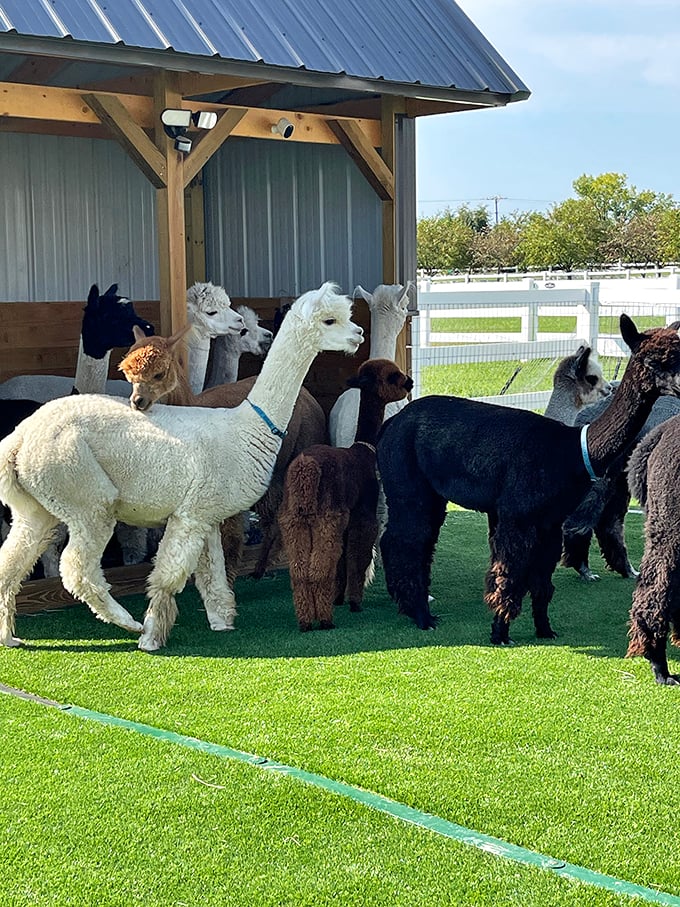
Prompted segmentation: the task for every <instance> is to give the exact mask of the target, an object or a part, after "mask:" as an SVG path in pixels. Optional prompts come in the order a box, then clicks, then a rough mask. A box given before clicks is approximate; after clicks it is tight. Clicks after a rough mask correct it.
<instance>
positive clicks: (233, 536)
mask: <svg viewBox="0 0 680 907" xmlns="http://www.w3.org/2000/svg"><path fill="white" fill-rule="evenodd" d="M220 537H221V540H222V552H223V554H222V559H223V560H224V564H225V567H226V571H227V580H228V582H229V587H230V588H232V589H233V587H234V582H235V580H236V577H237V575H238V568H239V564H240V563H241V557H242V556H243V514H241V513H237V514H235V515H234V516H231V517H229V519H226V520H224V522H223V523H221V524H220ZM223 629H224V628H223Z"/></svg>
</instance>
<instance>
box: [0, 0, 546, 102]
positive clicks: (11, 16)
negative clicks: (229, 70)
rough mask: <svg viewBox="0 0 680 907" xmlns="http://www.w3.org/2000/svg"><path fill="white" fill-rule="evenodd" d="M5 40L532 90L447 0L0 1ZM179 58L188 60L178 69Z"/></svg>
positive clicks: (517, 92) (512, 93)
mask: <svg viewBox="0 0 680 907" xmlns="http://www.w3.org/2000/svg"><path fill="white" fill-rule="evenodd" d="M24 38H25V39H27V40H26V42H24V41H23V39H24ZM10 39H14V40H13V41H12V45H11V49H12V50H13V51H14V52H17V51H19V52H20V48H21V46H22V44H23V43H26V46H27V47H29V45H31V48H32V52H35V50H36V44H35V41H36V39H37V40H38V41H41V40H42V39H45V40H46V41H47V42H49V44H52V45H53V44H54V40H53V39H60V40H59V41H58V45H59V47H58V48H56V49H53V50H52V53H53V55H59V56H63V57H67V58H68V57H74V56H79V57H80V58H83V45H88V46H89V48H91V49H92V52H93V53H92V56H91V57H90V59H95V60H96V59H98V57H97V49H98V48H99V49H100V50H101V49H109V50H113V49H115V51H116V52H115V54H111V53H108V54H107V55H106V60H108V61H109V62H111V61H112V60H118V59H119V60H120V62H121V63H124V62H125V60H126V57H129V55H130V54H131V53H132V52H133V51H134V52H137V53H139V52H140V51H150V52H155V53H157V52H164V53H165V54H172V55H173V68H180V65H181V68H184V64H186V68H187V69H188V68H190V66H189V64H190V62H191V60H193V61H194V62H193V64H192V66H194V67H195V65H196V60H197V59H198V60H199V61H200V60H201V59H202V60H205V61H207V60H208V59H210V60H211V61H212V63H215V62H216V61H223V62H225V63H233V64H240V65H242V64H246V65H247V64H253V65H255V66H257V67H261V66H262V65H263V64H264V65H265V66H267V67H268V68H274V69H281V70H284V71H289V72H290V73H291V75H290V79H291V81H294V80H295V78H296V77H295V72H296V71H297V73H298V74H299V75H302V74H303V73H308V74H309V73H318V74H320V75H326V76H331V75H332V76H335V77H338V76H344V77H349V79H350V80H353V79H356V80H361V82H364V83H370V84H372V83H376V82H379V83H381V86H382V89H381V88H378V90H386V89H387V87H388V85H392V84H397V85H400V86H411V90H410V91H408V92H407V93H408V94H409V95H411V96H417V97H420V96H434V97H437V98H442V97H446V96H447V95H448V93H449V92H451V97H453V96H454V94H455V93H460V92H465V93H467V92H472V93H479V92H486V93H492V94H497V95H500V96H503V98H504V100H505V101H510V100H520V99H523V98H526V97H528V94H529V91H528V89H527V87H526V85H525V84H524V83H523V82H522V81H521V79H520V78H519V77H518V76H517V75H516V74H515V73H514V72H513V71H512V69H511V68H510V67H509V66H508V64H507V63H506V62H505V61H504V60H503V59H502V57H501V56H500V55H499V54H498V53H497V51H496V50H495V49H494V48H493V47H492V46H491V44H490V43H489V42H488V41H487V40H486V38H485V37H484V36H483V35H482V34H481V32H480V31H479V29H477V27H476V26H475V25H474V24H473V23H472V22H471V21H470V19H469V18H468V17H467V16H466V15H465V13H464V12H463V11H462V10H461V9H460V7H459V6H457V5H456V4H455V3H454V2H452V0H370V2H367V0H0V51H2V50H3V48H7V47H8V46H9V45H8V44H7V42H8V41H10ZM29 39H33V43H32V44H31V42H30V41H29ZM176 55H187V59H186V60H185V61H182V60H180V61H179V63H180V65H178V62H177V61H178V59H179V58H177V57H176ZM156 65H158V64H156ZM291 71H292V72H291ZM414 86H415V88H414ZM428 87H429V88H432V89H435V90H436V94H435V95H428V93H427V88H428ZM423 89H424V90H423Z"/></svg>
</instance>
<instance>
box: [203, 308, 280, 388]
mask: <svg viewBox="0 0 680 907" xmlns="http://www.w3.org/2000/svg"><path fill="white" fill-rule="evenodd" d="M236 311H237V312H238V314H239V315H240V316H241V318H243V323H244V325H245V332H242V333H241V334H222V335H221V336H220V337H215V340H214V341H213V344H212V351H211V357H210V366H209V370H208V377H207V378H206V381H205V388H206V390H207V389H208V388H210V387H215V386H216V385H218V384H233V383H234V381H237V380H238V366H239V360H240V358H241V356H242V355H243V354H244V353H250V354H251V355H253V356H257V357H258V358H260V359H262V358H264V357H265V356H266V355H267V351H268V350H269V347H270V346H271V345H272V340H273V339H274V335H273V334H272V332H271V331H268V330H267V328H263V327H261V325H260V323H259V322H260V320H259V318H258V316H257V312H255V311H254V310H253V309H251V308H248V306H246V305H240V306H238V308H237V309H236Z"/></svg>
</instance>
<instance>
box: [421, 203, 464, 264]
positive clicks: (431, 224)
mask: <svg viewBox="0 0 680 907" xmlns="http://www.w3.org/2000/svg"><path fill="white" fill-rule="evenodd" d="M474 233H475V231H474V229H473V228H472V227H471V226H470V225H469V223H467V222H466V220H465V218H464V217H461V216H459V214H458V213H455V212H453V211H451V210H449V209H447V210H446V211H443V212H440V213H439V214H435V215H434V216H432V217H423V218H421V219H420V220H419V221H418V226H417V241H418V267H419V268H422V269H423V270H424V271H426V272H427V273H428V274H432V273H433V272H435V271H465V270H467V269H468V268H469V267H470V265H471V264H472V239H473V236H474Z"/></svg>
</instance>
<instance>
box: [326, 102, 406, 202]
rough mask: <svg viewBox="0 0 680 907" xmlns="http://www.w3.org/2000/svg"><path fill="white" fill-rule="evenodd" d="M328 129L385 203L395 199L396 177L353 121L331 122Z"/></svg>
mask: <svg viewBox="0 0 680 907" xmlns="http://www.w3.org/2000/svg"><path fill="white" fill-rule="evenodd" d="M328 127H329V129H330V130H331V131H332V132H333V134H334V135H335V136H336V138H337V139H338V141H339V142H340V144H341V145H342V146H343V148H345V150H346V151H347V153H348V154H349V155H350V157H351V158H352V160H353V161H354V162H355V164H356V165H357V167H358V168H359V170H361V172H362V173H363V175H364V176H365V177H366V179H367V180H368V182H369V183H370V184H371V186H373V188H374V189H375V191H376V192H377V193H378V196H379V197H380V198H381V199H383V201H392V200H393V199H394V177H393V175H392V171H391V170H390V168H389V167H388V166H387V164H386V163H385V161H384V160H383V159H382V158H381V157H380V155H379V154H378V152H377V151H376V150H375V148H374V147H373V146H372V145H371V143H370V142H369V141H368V139H367V138H366V134H365V133H364V132H363V130H362V129H360V128H359V127H358V126H357V125H356V123H355V122H354V121H353V120H329V121H328Z"/></svg>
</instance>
